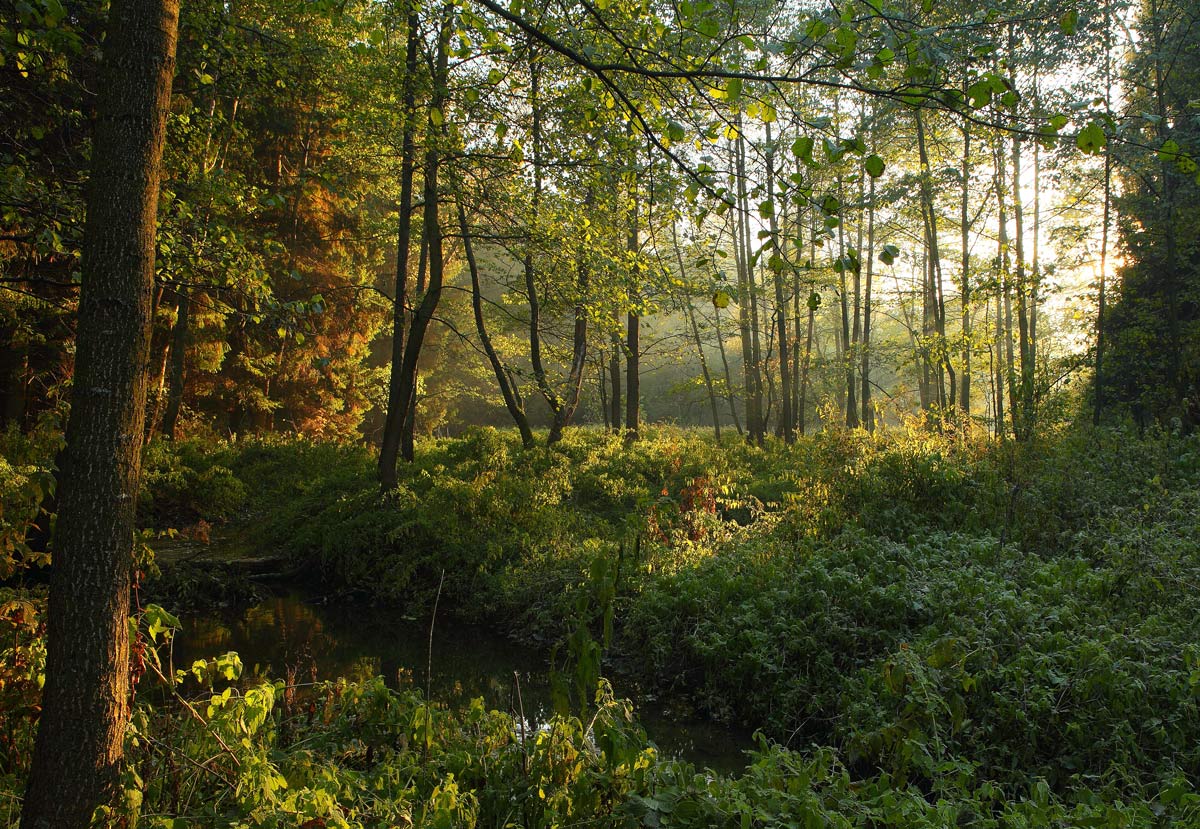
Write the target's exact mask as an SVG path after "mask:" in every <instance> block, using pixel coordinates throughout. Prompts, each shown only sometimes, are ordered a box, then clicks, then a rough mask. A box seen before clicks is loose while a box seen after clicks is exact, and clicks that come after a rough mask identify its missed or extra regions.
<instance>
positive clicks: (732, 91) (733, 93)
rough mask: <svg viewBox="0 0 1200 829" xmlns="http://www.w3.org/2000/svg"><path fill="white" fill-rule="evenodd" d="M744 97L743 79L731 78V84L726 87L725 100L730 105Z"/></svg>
mask: <svg viewBox="0 0 1200 829" xmlns="http://www.w3.org/2000/svg"><path fill="white" fill-rule="evenodd" d="M741 97H742V79H741V78H730V79H729V83H727V84H726V85H725V100H726V101H728V102H729V103H731V104H732V103H736V102H737V101H738V99H739V98H741Z"/></svg>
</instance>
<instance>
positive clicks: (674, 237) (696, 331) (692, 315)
mask: <svg viewBox="0 0 1200 829" xmlns="http://www.w3.org/2000/svg"><path fill="white" fill-rule="evenodd" d="M671 243H672V245H674V247H675V259H676V261H677V262H678V263H679V279H680V281H681V282H684V283H686V281H687V270H686V268H685V267H684V264H683V249H682V248H681V247H680V246H679V235H678V232H677V231H676V230H675V223H674V222H672V223H671ZM682 304H683V306H684V311H685V312H686V314H687V318H688V325H689V327H690V328H691V331H692V342H694V343H695V344H696V355H697V356H698V357H699V358H700V373H701V375H702V376H703V377H704V389H705V391H707V392H708V406H709V408H710V409H711V410H712V419H713V435H714V437H716V439H717V441H718V442H719V441H720V440H721V415H720V413H719V412H718V410H717V393H716V391H715V390H714V389H713V382H712V375H711V374H710V373H709V371H708V360H707V359H706V358H705V356H704V342H703V341H702V340H701V339H700V326H699V325H697V324H696V309H695V308H693V307H692V300H691V297H688V296H685V297H684V298H683V302H682Z"/></svg>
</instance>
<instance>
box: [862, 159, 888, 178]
mask: <svg viewBox="0 0 1200 829" xmlns="http://www.w3.org/2000/svg"><path fill="white" fill-rule="evenodd" d="M884 166H885V165H884V163H883V159H882V158H880V157H879V156H877V155H869V156H867V158H866V160H865V161H863V169H865V170H866V171H867V175H869V176H870V177H871V178H879V177H880V176H881V175H883V168H884Z"/></svg>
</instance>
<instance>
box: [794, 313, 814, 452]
mask: <svg viewBox="0 0 1200 829" xmlns="http://www.w3.org/2000/svg"><path fill="white" fill-rule="evenodd" d="M817 304H818V300H817V293H816V292H815V291H814V292H813V293H811V294H809V297H808V329H807V333H806V334H805V335H804V364H803V365H802V366H800V405H799V406H798V407H797V409H798V415H797V416H798V419H799V429H800V434H802V435H803V434H804V420H805V416H804V410H805V408H806V403H807V398H808V367H809V366H810V365H811V364H812V349H813V323H814V322H815V321H816V316H817Z"/></svg>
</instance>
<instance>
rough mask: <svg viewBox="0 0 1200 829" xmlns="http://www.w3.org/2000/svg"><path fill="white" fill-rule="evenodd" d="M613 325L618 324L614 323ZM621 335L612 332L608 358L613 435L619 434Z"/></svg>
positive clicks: (620, 410)
mask: <svg viewBox="0 0 1200 829" xmlns="http://www.w3.org/2000/svg"><path fill="white" fill-rule="evenodd" d="M614 323H615V324H619V322H617V321H614ZM622 351H623V349H622V347H621V335H620V334H618V333H617V331H616V330H614V331H613V332H612V348H611V351H610V352H609V358H608V376H609V385H610V387H611V388H612V400H611V401H610V406H611V409H610V411H611V413H612V414H611V416H610V418H609V419H610V420H611V421H612V430H613V433H614V434H618V435H619V434H620V433H621V415H622V409H621V352H622Z"/></svg>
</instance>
